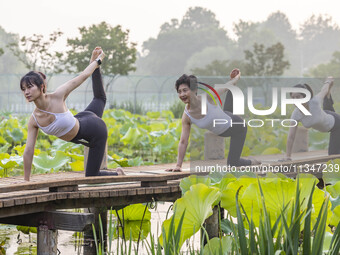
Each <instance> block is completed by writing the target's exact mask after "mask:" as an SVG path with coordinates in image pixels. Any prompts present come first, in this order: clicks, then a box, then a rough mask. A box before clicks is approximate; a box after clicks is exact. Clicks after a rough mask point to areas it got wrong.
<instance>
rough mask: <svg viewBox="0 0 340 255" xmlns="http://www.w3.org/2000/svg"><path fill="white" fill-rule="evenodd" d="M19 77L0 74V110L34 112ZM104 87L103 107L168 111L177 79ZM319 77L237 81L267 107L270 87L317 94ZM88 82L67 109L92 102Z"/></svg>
mask: <svg viewBox="0 0 340 255" xmlns="http://www.w3.org/2000/svg"><path fill="white" fill-rule="evenodd" d="M73 77H74V75H65V74H59V75H53V76H52V77H51V78H50V79H49V80H48V86H47V90H48V91H54V90H55V89H56V88H57V87H58V86H59V85H61V84H63V83H65V82H66V81H68V80H70V79H72V78H73ZM20 78H21V75H16V74H3V75H0V111H10V112H13V113H30V112H32V111H33V109H34V104H33V103H27V102H26V100H25V98H24V96H23V95H22V92H21V90H20V87H19V82H20ZM103 78H104V85H105V87H107V105H106V107H107V108H112V107H114V106H119V105H121V104H123V103H126V104H127V103H128V104H129V105H130V106H131V105H133V108H134V109H136V108H137V107H141V108H142V109H143V110H144V111H161V110H168V109H169V108H170V106H171V105H172V104H174V103H176V102H178V98H177V93H176V90H175V86H174V84H175V81H176V79H177V78H178V76H176V77H175V76H133V75H131V76H117V77H116V78H115V79H113V80H112V78H111V77H109V76H104V77H103ZM199 80H200V81H202V82H205V83H208V84H211V85H214V84H221V83H225V82H226V81H227V78H226V77H199ZM323 80H324V79H323V78H320V79H317V78H301V77H293V78H288V77H242V78H241V80H240V81H239V82H238V84H237V86H239V87H240V88H241V89H242V90H243V92H244V94H247V87H252V88H253V90H254V92H253V93H254V98H253V102H254V104H257V103H260V104H262V105H264V106H268V105H269V104H270V103H271V95H272V88H273V87H291V86H294V85H295V84H298V83H307V84H309V85H310V86H311V87H312V88H313V90H314V91H315V92H318V91H320V88H321V86H322V84H323ZM336 84H339V79H336V81H335V88H334V89H333V90H334V91H333V97H334V99H335V100H336V101H338V100H340V93H338V92H339V89H338V87H339V86H337V85H336ZM92 97H93V94H92V87H91V79H88V80H87V81H85V82H84V84H82V85H81V86H80V87H79V88H77V89H76V90H75V91H73V92H72V93H71V94H70V96H69V97H68V99H67V105H68V107H69V108H70V109H75V110H77V111H81V110H83V109H84V108H85V107H86V106H87V105H88V104H89V102H90V101H91V100H92Z"/></svg>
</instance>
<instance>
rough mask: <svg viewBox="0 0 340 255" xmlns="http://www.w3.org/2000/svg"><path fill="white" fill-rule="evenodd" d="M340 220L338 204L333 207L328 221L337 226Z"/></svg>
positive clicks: (339, 206)
mask: <svg viewBox="0 0 340 255" xmlns="http://www.w3.org/2000/svg"><path fill="white" fill-rule="evenodd" d="M339 222H340V205H338V206H337V207H335V208H334V210H333V214H332V216H331V218H330V220H329V223H330V224H331V225H333V226H337V225H338V224H339Z"/></svg>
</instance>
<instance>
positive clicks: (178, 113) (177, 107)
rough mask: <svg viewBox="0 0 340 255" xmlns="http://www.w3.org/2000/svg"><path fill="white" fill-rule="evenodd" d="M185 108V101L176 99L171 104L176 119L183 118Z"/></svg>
mask: <svg viewBox="0 0 340 255" xmlns="http://www.w3.org/2000/svg"><path fill="white" fill-rule="evenodd" d="M184 108H185V104H183V102H181V101H176V102H174V103H173V104H172V105H171V106H170V108H169V110H170V111H171V112H172V113H173V114H174V117H175V118H176V119H181V118H182V115H183V112H184Z"/></svg>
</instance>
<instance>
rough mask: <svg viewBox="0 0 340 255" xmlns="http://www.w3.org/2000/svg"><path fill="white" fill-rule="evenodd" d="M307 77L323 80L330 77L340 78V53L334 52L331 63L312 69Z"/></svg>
mask: <svg viewBox="0 0 340 255" xmlns="http://www.w3.org/2000/svg"><path fill="white" fill-rule="evenodd" d="M307 75H308V76H311V77H322V78H324V77H328V76H333V77H340V51H336V52H334V53H333V56H332V59H331V60H330V61H329V62H327V63H325V64H319V65H318V66H316V67H314V68H311V69H310V71H309V74H307Z"/></svg>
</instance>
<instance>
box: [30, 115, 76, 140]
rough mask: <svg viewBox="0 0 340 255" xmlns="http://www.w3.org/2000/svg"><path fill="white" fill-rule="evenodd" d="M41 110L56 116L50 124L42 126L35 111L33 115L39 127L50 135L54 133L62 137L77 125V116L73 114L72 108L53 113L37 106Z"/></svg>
mask: <svg viewBox="0 0 340 255" xmlns="http://www.w3.org/2000/svg"><path fill="white" fill-rule="evenodd" d="M36 109H38V110H39V111H41V112H46V113H49V114H53V115H54V116H55V120H54V121H53V122H52V123H51V124H49V125H48V126H46V127H42V126H40V125H39V123H38V121H37V119H36V117H35V116H34V113H32V116H33V118H34V120H35V122H36V123H37V125H38V127H39V128H40V129H41V130H42V131H43V132H44V133H45V134H48V135H54V136H56V137H61V136H63V135H65V134H67V133H68V132H69V131H70V130H71V129H72V128H73V127H74V126H75V125H76V118H75V117H74V116H73V114H72V113H71V112H70V110H67V111H66V112H62V113H53V112H48V111H44V110H41V109H39V108H36Z"/></svg>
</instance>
